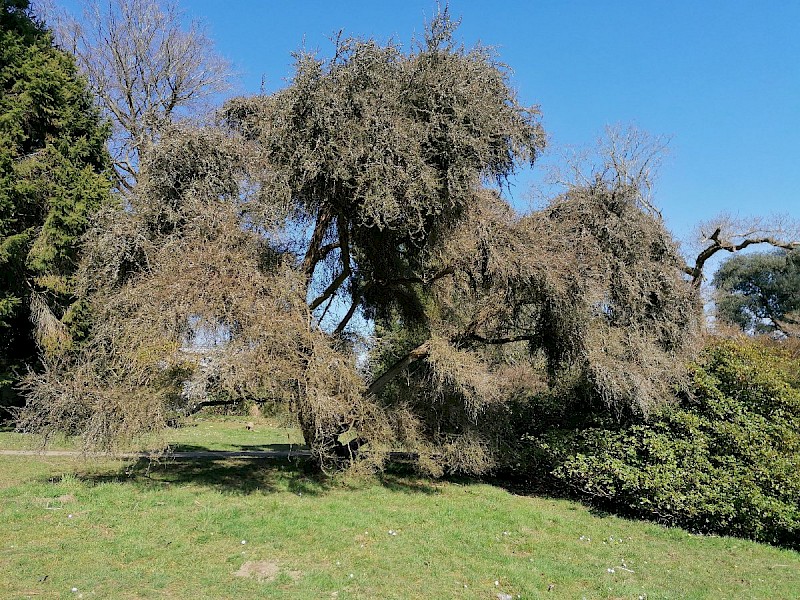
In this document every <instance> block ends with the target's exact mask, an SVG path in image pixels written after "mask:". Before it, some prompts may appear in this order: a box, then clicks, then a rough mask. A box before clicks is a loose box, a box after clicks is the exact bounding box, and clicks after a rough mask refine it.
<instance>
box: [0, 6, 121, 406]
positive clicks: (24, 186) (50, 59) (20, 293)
mask: <svg viewBox="0 0 800 600" xmlns="http://www.w3.org/2000/svg"><path fill="white" fill-rule="evenodd" d="M0 49H1V50H0V340H2V341H0V397H2V402H3V403H6V402H8V401H10V400H11V399H12V397H14V396H15V392H14V390H13V386H14V384H15V382H16V380H17V375H16V373H18V372H19V371H22V370H24V365H25V364H30V365H33V364H35V363H36V356H37V346H38V347H39V348H41V349H42V350H43V351H45V352H57V351H59V350H63V348H64V347H65V346H68V345H69V343H70V341H71V339H72V338H73V337H74V335H80V329H81V327H82V320H83V317H82V314H81V307H80V305H78V304H75V295H74V293H75V289H74V285H73V284H74V282H73V275H74V273H75V270H76V268H77V265H78V262H79V255H80V239H81V236H82V235H83V233H84V232H85V231H86V229H87V227H88V225H89V221H90V218H91V216H92V214H93V213H94V212H95V211H96V210H97V209H98V208H99V207H100V206H101V205H102V204H103V203H104V202H106V201H107V200H108V198H109V196H108V192H109V188H110V179H109V170H108V168H109V161H108V155H107V153H106V150H105V142H106V139H107V136H108V129H107V127H106V126H105V125H104V124H103V123H102V122H101V121H100V119H99V115H98V113H97V110H96V109H95V108H94V106H93V103H92V98H91V96H90V94H89V93H88V90H87V88H86V83H85V81H84V80H83V79H81V78H80V77H79V75H78V73H77V69H76V67H75V63H74V61H73V59H72V57H70V56H69V55H68V54H66V53H65V52H63V51H61V50H59V49H57V48H56V47H54V45H53V41H52V37H51V35H50V33H49V32H48V31H47V30H46V29H45V27H44V26H43V25H42V24H41V23H40V22H39V21H37V20H36V18H35V17H34V16H33V15H32V14H31V12H30V10H29V7H28V2H27V1H26V0H4V1H3V3H2V6H1V8H0Z"/></svg>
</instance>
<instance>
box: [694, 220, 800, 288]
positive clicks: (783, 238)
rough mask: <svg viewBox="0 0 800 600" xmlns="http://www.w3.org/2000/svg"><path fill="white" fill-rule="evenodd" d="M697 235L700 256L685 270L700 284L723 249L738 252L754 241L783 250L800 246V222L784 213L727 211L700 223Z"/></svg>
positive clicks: (696, 247) (695, 284) (697, 249)
mask: <svg viewBox="0 0 800 600" xmlns="http://www.w3.org/2000/svg"><path fill="white" fill-rule="evenodd" d="M695 237H696V238H697V242H696V243H695V244H694V245H693V246H694V250H695V251H696V253H697V254H696V258H695V260H694V264H691V265H687V266H686V268H685V271H686V273H687V274H688V275H689V276H690V277H691V278H692V284H693V285H694V286H695V287H698V288H699V287H700V286H701V285H702V283H703V280H704V275H703V269H704V268H705V265H706V263H707V262H708V261H709V259H711V257H713V256H714V255H716V254H717V253H719V252H729V253H736V252H739V251H740V250H744V249H745V248H749V247H750V246H754V245H767V246H772V247H773V248H777V249H781V250H793V249H796V248H800V223H796V222H794V221H792V220H790V219H788V218H785V217H781V216H778V217H773V218H763V217H751V218H744V217H732V216H730V215H725V214H723V215H720V216H718V217H716V218H715V219H712V220H710V221H707V222H705V223H700V225H698V227H697V234H696V236H695Z"/></svg>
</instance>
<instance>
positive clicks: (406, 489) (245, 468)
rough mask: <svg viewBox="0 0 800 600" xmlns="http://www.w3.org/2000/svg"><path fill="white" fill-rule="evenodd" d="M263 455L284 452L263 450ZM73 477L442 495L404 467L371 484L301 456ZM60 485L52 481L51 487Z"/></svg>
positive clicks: (144, 462)
mask: <svg viewBox="0 0 800 600" xmlns="http://www.w3.org/2000/svg"><path fill="white" fill-rule="evenodd" d="M277 446H281V445H277ZM287 446H288V445H287ZM188 448H189V450H187V451H193V450H198V451H206V450H207V449H205V448H202V447H196V446H188ZM245 448H247V447H245ZM247 449H250V448H247ZM253 449H262V447H258V448H253ZM263 449H267V450H271V449H281V448H274V447H271V446H264V447H263ZM295 449H296V447H295ZM340 475H341V476H340ZM75 476H76V478H77V479H78V480H79V481H81V482H83V483H85V484H88V485H98V484H101V483H117V484H124V485H131V486H135V487H140V488H143V489H169V488H170V487H173V486H201V487H205V488H209V489H213V490H216V491H219V492H220V493H222V494H226V495H250V494H271V493H281V492H283V493H285V492H290V493H293V494H298V495H304V496H320V495H323V494H326V493H328V492H329V491H331V490H334V489H345V488H355V487H359V486H360V485H370V484H375V483H377V484H379V485H381V486H384V487H386V488H387V489H389V490H391V491H393V492H398V493H404V494H425V495H435V494H438V493H439V487H438V486H437V484H436V482H434V481H431V480H428V479H424V478H422V477H420V476H419V475H417V474H416V473H415V472H414V470H413V468H411V467H409V466H408V465H405V464H400V465H395V464H392V465H390V466H389V468H388V469H387V470H386V471H384V472H382V473H378V474H375V475H373V476H370V477H369V478H368V479H360V478H356V479H348V476H347V472H346V471H345V472H341V473H325V472H322V471H320V469H319V467H318V465H317V464H316V463H315V462H314V461H312V460H311V459H310V458H308V457H303V456H298V457H292V458H288V459H287V458H255V457H247V458H235V457H230V458H228V457H226V458H185V459H182V458H175V457H171V456H170V455H168V454H167V455H164V457H162V458H140V459H138V460H136V461H133V462H128V463H126V464H124V465H123V466H122V467H121V468H119V469H116V470H112V471H107V470H105V471H97V470H92V469H91V468H90V467H89V468H87V469H86V470H85V471H82V472H79V473H76V475H75ZM58 481H59V480H58V479H50V482H51V483H58Z"/></svg>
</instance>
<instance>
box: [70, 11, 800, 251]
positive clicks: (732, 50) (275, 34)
mask: <svg viewBox="0 0 800 600" xmlns="http://www.w3.org/2000/svg"><path fill="white" fill-rule="evenodd" d="M64 5H65V6H66V7H67V8H72V6H74V2H73V1H65V2H64ZM182 5H183V7H184V8H185V9H186V11H187V13H188V14H189V15H191V16H194V17H199V18H201V19H202V20H204V21H205V23H206V25H207V27H208V31H209V33H210V35H211V36H212V37H213V38H214V39H215V40H216V43H217V48H218V50H219V51H220V53H221V54H223V55H225V56H226V57H227V58H228V59H229V60H231V61H232V62H233V63H234V64H235V66H236V67H237V69H238V70H239V72H240V75H241V76H240V79H239V90H238V91H240V92H242V93H255V92H257V91H258V90H259V88H260V85H261V81H262V76H263V77H264V78H265V80H266V87H267V90H268V91H269V90H274V89H277V88H279V87H281V86H282V85H284V82H285V79H286V78H287V77H288V76H289V75H290V74H291V62H292V60H291V57H290V53H291V52H292V51H293V50H296V49H298V48H299V47H300V46H302V45H304V46H305V47H306V48H307V49H319V51H320V52H321V53H323V54H327V53H329V52H330V50H331V44H330V42H329V38H330V36H331V35H332V34H333V33H334V32H336V31H338V30H339V29H344V30H345V33H347V34H353V35H361V36H375V37H377V38H378V39H381V40H386V39H388V38H390V37H391V38H393V39H394V40H396V41H398V42H401V43H403V44H404V45H407V43H408V42H409V41H410V39H411V37H412V35H413V34H414V33H420V32H421V30H422V28H423V23H424V22H425V21H426V20H428V19H430V18H431V16H432V15H433V14H434V13H435V11H436V2H435V0H405V1H402V2H401V1H394V2H379V1H362V0H350V1H339V2H334V1H330V2H325V1H322V0H307V1H304V2H297V1H295V2H292V1H266V0H265V1H258V0H246V1H245V0H243V1H236V0H228V1H226V2H222V1H219V0H183V3H182ZM450 9H451V12H452V13H453V15H454V16H460V17H461V18H462V25H461V28H460V29H459V33H458V35H459V37H460V38H461V41H463V42H464V43H465V44H466V45H467V46H471V45H473V44H475V43H476V42H481V43H483V44H486V45H491V46H494V47H496V48H497V50H498V52H499V55H500V58H501V60H502V61H503V62H505V63H507V64H508V65H509V66H510V67H511V68H512V69H513V72H514V73H513V80H512V83H513V85H514V86H515V87H516V88H517V90H518V92H519V95H520V97H521V99H522V100H523V101H524V102H525V103H528V104H539V105H540V106H541V109H542V112H543V115H544V125H545V128H546V130H547V132H548V135H549V137H550V140H551V142H552V145H553V146H554V147H557V146H559V145H565V144H568V145H586V144H590V143H592V142H593V141H594V140H595V139H596V138H597V137H598V136H599V135H600V134H601V133H602V131H603V129H604V127H605V126H606V125H613V124H619V123H621V124H629V123H630V124H635V125H636V126H638V127H639V128H641V129H644V130H646V131H648V132H650V133H653V134H665V135H668V136H670V137H671V139H672V141H671V143H670V148H671V153H670V156H669V157H668V159H667V160H666V162H665V164H664V166H663V168H662V170H661V177H660V179H659V181H658V185H657V189H656V201H657V202H658V204H659V205H660V206H661V207H662V208H663V211H664V216H665V218H666V219H667V222H668V225H669V226H670V227H671V228H672V230H673V232H674V233H675V234H676V235H678V236H679V237H683V236H685V235H687V234H688V232H689V230H690V229H691V228H692V226H693V225H694V224H695V223H696V222H697V221H699V220H705V219H708V218H711V217H713V216H714V215H716V214H718V213H719V212H722V211H727V212H732V213H734V214H740V215H742V216H744V215H748V214H764V215H766V214H771V213H786V214H789V215H791V216H794V217H797V218H800V2H798V1H796V0H762V1H756V0H752V1H747V2H746V1H741V0H713V1H712V0H708V1H697V0H695V1H690V0H676V1H669V2H668V1H655V0H648V1H643V0H639V1H610V0H609V1H601V0H582V1H577V0H575V1H569V0H562V1H558V0H548V1H528V2H523V1H505V2H503V1H498V2H487V1H480V2H479V1H474V0H473V1H467V0H460V1H459V0H453V1H452V2H451V3H450ZM550 160H552V158H551V159H550ZM545 162H546V161H545ZM541 170H542V169H534V171H535V172H534V174H523V175H522V176H520V177H519V178H518V182H517V185H516V187H515V189H514V193H513V195H514V201H515V204H517V205H518V206H524V204H525V198H526V192H527V188H529V186H530V182H531V181H533V180H535V179H536V178H537V174H536V173H538V172H541Z"/></svg>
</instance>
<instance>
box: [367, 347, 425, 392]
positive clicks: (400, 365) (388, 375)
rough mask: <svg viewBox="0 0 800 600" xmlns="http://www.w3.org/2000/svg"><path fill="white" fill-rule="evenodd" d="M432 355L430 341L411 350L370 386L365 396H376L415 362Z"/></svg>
mask: <svg viewBox="0 0 800 600" xmlns="http://www.w3.org/2000/svg"><path fill="white" fill-rule="evenodd" d="M430 353H431V341H430V340H428V341H426V342H424V343H422V344H420V345H419V346H417V347H416V348H414V349H413V350H411V351H410V352H409V353H408V354H406V355H405V356H404V357H403V358H401V359H400V360H398V361H397V362H396V363H394V364H393V365H392V366H391V367H389V368H388V369H387V370H386V371H384V372H383V374H382V375H381V376H380V377H378V378H377V379H376V380H375V381H373V382H372V383H371V384H370V386H369V387H368V388H367V391H366V393H365V394H364V395H365V396H374V395H376V394H378V393H380V391H381V390H382V389H383V388H384V387H386V384H388V383H389V382H390V381H391V380H392V379H394V378H395V377H397V375H399V374H400V372H401V371H403V369H405V368H406V367H407V366H408V365H410V364H411V363H413V362H416V361H418V360H419V359H421V358H425V357H426V356H428V355H429V354H430Z"/></svg>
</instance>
